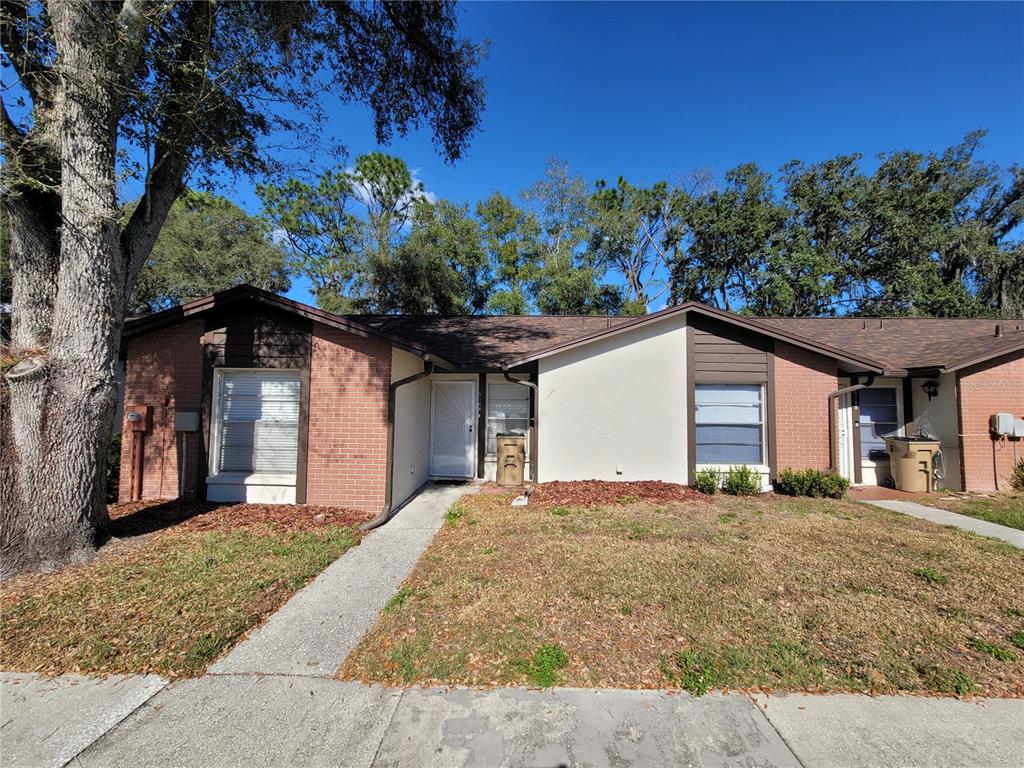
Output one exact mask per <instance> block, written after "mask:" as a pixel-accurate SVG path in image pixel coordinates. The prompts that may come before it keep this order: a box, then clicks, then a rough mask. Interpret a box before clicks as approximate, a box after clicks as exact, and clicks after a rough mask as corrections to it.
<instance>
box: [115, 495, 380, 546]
mask: <svg viewBox="0 0 1024 768" xmlns="http://www.w3.org/2000/svg"><path fill="white" fill-rule="evenodd" d="M108 514H109V515H110V535H111V536H113V537H114V538H119V539H120V538H129V537H133V536H141V535H145V534H148V533H154V532H156V531H161V530H166V529H168V528H174V529H175V530H176V531H190V532H205V531H232V530H241V529H245V530H251V529H257V528H258V529H263V530H269V531H274V532H287V531H314V530H318V529H321V528H326V527H328V526H335V527H338V528H354V527H356V526H358V525H359V524H361V523H364V522H366V521H367V520H369V519H371V518H372V517H373V515H372V514H369V513H367V512H363V511H361V510H358V509H347V508H345V507H314V506H305V505H299V506H296V505H289V504H213V503H210V502H203V501H191V502H178V501H161V500H147V501H133V502H126V503H124V504H115V505H113V506H111V507H109V508H108Z"/></svg>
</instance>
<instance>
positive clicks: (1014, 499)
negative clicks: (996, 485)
mask: <svg viewBox="0 0 1024 768" xmlns="http://www.w3.org/2000/svg"><path fill="white" fill-rule="evenodd" d="M921 503H922V504H927V505H928V506H930V507H940V508H941V509H948V510H949V511H950V512H958V513H960V514H961V515H969V516H971V517H976V518H978V519H979V520H988V521H989V522H990V523H998V524H999V525H1005V526H1008V527H1009V528H1016V529H1017V530H1019V531H1024V493H1022V492H1017V493H1013V492H1008V493H1000V494H997V495H994V496H992V497H990V498H986V497H984V496H956V497H953V498H935V497H934V496H930V497H928V498H925V499H921Z"/></svg>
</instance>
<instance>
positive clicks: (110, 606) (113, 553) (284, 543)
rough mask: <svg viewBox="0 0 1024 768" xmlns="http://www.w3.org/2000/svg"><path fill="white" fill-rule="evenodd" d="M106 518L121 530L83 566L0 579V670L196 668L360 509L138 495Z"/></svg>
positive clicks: (289, 591)
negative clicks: (174, 500)
mask: <svg viewBox="0 0 1024 768" xmlns="http://www.w3.org/2000/svg"><path fill="white" fill-rule="evenodd" d="M111 517H112V530H113V532H114V533H115V534H116V535H119V536H123V537H127V538H125V539H122V540H120V541H115V542H113V543H112V544H110V545H108V546H106V547H104V548H103V549H102V550H101V551H100V554H99V555H98V556H97V557H96V559H95V560H93V562H91V563H89V564H88V565H84V566H74V567H69V568H65V569H63V570H61V571H59V572H57V573H52V574H31V575H23V576H19V577H16V578H14V579H11V580H10V581H8V582H5V583H4V584H3V585H0V668H2V669H5V670H16V671H26V672H42V673H44V674H62V673H65V672H78V673H84V674H111V673H132V672H139V673H144V672H157V673H160V674H163V675H167V676H171V677H177V676H191V675H198V674H201V673H202V672H203V671H204V670H205V669H206V667H207V666H208V665H209V664H210V662H212V661H213V660H214V659H215V658H216V657H217V656H219V655H220V654H221V653H223V652H224V651H225V650H226V649H227V648H229V647H231V646H232V645H234V644H235V643H236V642H237V641H238V640H239V639H240V638H241V637H242V636H243V635H244V634H245V633H246V632H247V631H248V630H250V629H251V628H253V627H255V626H257V625H258V624H259V623H261V622H262V621H263V619H264V618H266V617H267V616H268V615H269V614H271V613H273V612H274V611H275V610H277V609H278V608H279V607H280V606H281V605H282V604H283V603H284V602H285V601H286V600H287V599H288V598H289V597H291V595H293V594H294V593H295V592H296V591H297V590H299V589H301V588H302V587H303V586H304V585H305V584H306V583H308V582H309V581H310V580H311V579H312V578H313V577H315V576H316V575H317V574H318V573H319V572H320V571H321V570H323V569H324V568H325V567H326V566H327V565H329V564H330V563H331V562H333V561H334V560H335V559H337V558H338V557H339V556H341V554H343V553H344V552H345V551H346V550H347V549H348V548H349V547H351V546H353V545H355V544H356V543H357V542H358V534H357V533H356V531H355V529H354V527H353V526H354V525H355V523H356V522H358V520H360V519H363V518H365V515H364V514H363V513H352V512H349V511H344V510H332V509H330V508H327V509H325V508H315V507H295V506H273V505H244V504H239V505H221V506H219V507H214V506H213V505H205V504H200V505H196V504H189V505H181V506H179V505H176V504H161V503H159V502H156V503H154V502H140V503H137V504H133V505H120V506H119V507H114V508H112V509H111Z"/></svg>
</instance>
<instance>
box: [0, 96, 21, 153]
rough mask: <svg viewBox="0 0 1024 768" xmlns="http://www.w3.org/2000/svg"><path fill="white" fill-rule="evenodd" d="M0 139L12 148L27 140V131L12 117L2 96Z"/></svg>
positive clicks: (0, 102)
mask: <svg viewBox="0 0 1024 768" xmlns="http://www.w3.org/2000/svg"><path fill="white" fill-rule="evenodd" d="M0 139H3V142H4V143H5V144H7V145H8V146H9V147H10V148H11V150H14V149H16V148H17V147H19V146H20V145H21V143H22V142H23V141H24V140H25V132H24V131H22V130H21V128H19V127H18V125H17V124H16V123H15V122H14V120H12V119H11V115H10V113H9V112H8V111H7V104H6V103H5V102H4V100H3V99H2V98H0Z"/></svg>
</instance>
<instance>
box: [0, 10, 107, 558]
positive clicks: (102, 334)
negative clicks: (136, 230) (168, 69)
mask: <svg viewBox="0 0 1024 768" xmlns="http://www.w3.org/2000/svg"><path fill="white" fill-rule="evenodd" d="M110 8H111V6H108V5H106V4H100V3H97V4H87V3H82V2H76V1H75V0H70V1H69V2H54V3H52V4H51V5H50V14H51V19H52V22H53V29H54V36H55V40H56V42H57V50H58V60H57V64H56V69H57V72H58V75H59V82H60V87H59V92H58V100H59V102H60V104H59V106H60V108H61V111H62V113H63V120H62V125H61V131H60V141H59V152H60V170H61V209H60V220H61V226H60V230H59V240H58V236H57V235H56V234H54V235H52V237H53V240H54V243H53V244H52V245H51V246H50V249H49V251H48V252H49V253H50V254H51V257H50V258H49V259H47V258H46V249H45V248H44V246H45V243H46V240H45V237H44V235H43V232H42V231H40V230H39V228H38V224H39V222H38V221H37V220H35V217H34V215H33V211H32V210H31V209H30V207H29V206H28V205H27V203H26V201H25V200H24V199H22V200H18V201H15V202H14V203H13V205H12V208H13V210H12V214H13V216H12V225H13V226H12V231H16V232H18V233H19V235H18V238H12V258H14V259H18V260H19V261H18V262H17V263H18V264H19V269H24V268H25V267H28V269H27V270H25V272H24V273H22V276H21V277H20V278H19V281H20V282H22V283H23V285H22V290H21V291H20V293H18V295H17V296H16V297H15V299H16V304H15V307H16V312H17V315H18V320H17V325H18V329H19V330H18V333H19V343H20V344H21V345H22V347H23V348H25V349H27V350H29V351H28V354H27V356H26V359H24V360H22V361H21V362H20V363H18V364H17V365H15V366H14V367H13V368H12V369H11V370H10V371H9V372H8V374H7V377H6V379H7V381H6V383H7V388H8V397H9V408H10V423H9V427H8V426H7V425H5V429H9V430H10V432H9V440H10V442H11V445H10V448H11V450H9V451H8V450H5V457H4V461H5V463H6V462H7V461H11V462H12V463H13V467H14V471H13V472H8V473H5V475H7V476H10V477H11V478H13V480H14V482H15V488H14V489H13V491H14V492H13V493H12V494H11V495H10V498H9V499H7V501H6V502H5V507H7V508H5V511H4V519H3V523H4V532H3V535H2V537H0V545H2V546H3V549H4V551H3V552H2V565H0V576H6V575H9V574H11V573H14V572H17V571H20V570H24V569H27V568H38V569H43V570H48V569H53V568H57V567H60V566H62V565H64V564H66V563H69V562H78V561H83V560H87V559H88V558H90V557H91V556H92V554H93V553H94V552H95V548H96V544H97V541H98V538H99V537H101V536H102V535H104V533H105V530H106V524H107V513H106V506H105V499H104V493H105V489H104V458H105V453H106V451H105V448H106V445H107V442H108V441H109V439H110V432H111V420H112V416H113V412H114V405H115V398H116V392H117V386H116V383H115V379H114V366H115V362H116V358H117V351H118V345H119V341H120V337H121V329H122V325H123V318H124V287H125V281H124V263H123V260H122V259H121V257H120V244H119V234H120V230H119V223H118V211H117V196H116V179H115V153H116V129H117V108H116V103H117V98H116V90H117V89H116V87H115V84H114V83H113V82H112V81H111V80H109V79H108V78H107V76H108V74H109V73H110V66H109V64H110V57H111V56H112V52H113V50H114V48H115V46H113V45H112V43H113V37H112V35H111V29H112V28H113V27H112V25H111V24H110V23H109V19H107V18H105V17H106V15H107V14H108V13H110ZM51 231H52V230H51ZM33 249H34V250H33ZM47 264H49V265H59V266H57V269H56V270H55V272H54V271H53V270H52V266H51V271H50V272H49V274H43V270H44V269H45V266H46V265H47ZM53 274H56V281H55V286H54V289H51V288H50V286H49V283H48V280H52V277H50V276H51V275H53ZM35 279H39V280H40V285H41V286H42V287H40V288H38V289H37V290H30V289H29V288H28V287H27V286H26V285H25V283H26V281H32V280H35ZM48 304H49V306H48ZM46 319H48V320H49V323H48V327H46V326H47V323H46V322H45V320H46ZM30 347H31V349H29V348H30ZM8 453H9V454H11V455H10V456H9V457H8V456H7V454H8ZM6 495H7V493H5V496H6Z"/></svg>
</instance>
